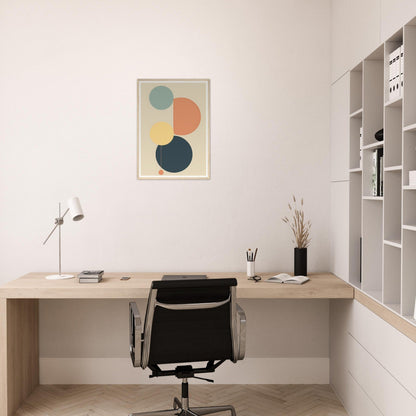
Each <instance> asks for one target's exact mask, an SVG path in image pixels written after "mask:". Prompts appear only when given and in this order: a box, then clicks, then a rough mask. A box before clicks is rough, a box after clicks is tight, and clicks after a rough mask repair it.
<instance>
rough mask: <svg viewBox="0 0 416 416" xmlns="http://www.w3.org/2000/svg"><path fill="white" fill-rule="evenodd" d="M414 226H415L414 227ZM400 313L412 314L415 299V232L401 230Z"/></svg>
mask: <svg viewBox="0 0 416 416" xmlns="http://www.w3.org/2000/svg"><path fill="white" fill-rule="evenodd" d="M415 228H416V227H415ZM402 252H403V276H402V291H401V296H402V302H401V303H402V311H401V312H402V314H403V315H411V316H412V315H413V313H414V308H415V299H416V256H415V252H416V233H415V232H412V231H409V230H407V229H404V230H403V250H402Z"/></svg>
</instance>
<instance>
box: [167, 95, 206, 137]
mask: <svg viewBox="0 0 416 416" xmlns="http://www.w3.org/2000/svg"><path fill="white" fill-rule="evenodd" d="M200 122H201V111H200V110H199V107H198V106H197V105H196V104H195V103H194V102H193V101H192V100H190V99H189V98H184V97H179V98H175V99H174V100H173V131H174V134H177V135H184V134H189V133H192V132H193V131H195V130H196V129H197V127H198V126H199V123H200Z"/></svg>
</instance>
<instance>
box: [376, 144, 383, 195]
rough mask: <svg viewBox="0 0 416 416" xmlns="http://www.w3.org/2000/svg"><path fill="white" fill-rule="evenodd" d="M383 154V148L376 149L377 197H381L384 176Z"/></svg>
mask: <svg viewBox="0 0 416 416" xmlns="http://www.w3.org/2000/svg"><path fill="white" fill-rule="evenodd" d="M383 161H384V152H383V148H380V149H377V196H383V182H384V178H383V174H384V166H383Z"/></svg>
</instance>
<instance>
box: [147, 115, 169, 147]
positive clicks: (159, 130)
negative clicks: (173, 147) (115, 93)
mask: <svg viewBox="0 0 416 416" xmlns="http://www.w3.org/2000/svg"><path fill="white" fill-rule="evenodd" d="M173 136H174V134H173V127H172V126H171V125H170V124H169V123H165V122H164V121H159V122H158V123H155V124H153V126H152V128H151V129H150V138H151V139H152V140H153V141H154V142H155V143H156V144H158V145H160V146H165V145H166V144H168V143H170V142H171V141H172V139H173Z"/></svg>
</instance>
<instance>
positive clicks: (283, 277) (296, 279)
mask: <svg viewBox="0 0 416 416" xmlns="http://www.w3.org/2000/svg"><path fill="white" fill-rule="evenodd" d="M308 280H309V277H306V276H291V275H290V274H287V273H280V274H276V275H275V276H272V277H269V278H268V279H266V280H265V282H267V283H288V284H293V285H302V284H303V283H305V282H307V281H308Z"/></svg>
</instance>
